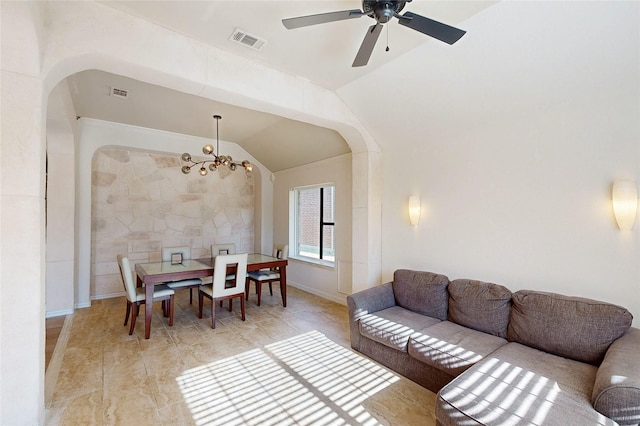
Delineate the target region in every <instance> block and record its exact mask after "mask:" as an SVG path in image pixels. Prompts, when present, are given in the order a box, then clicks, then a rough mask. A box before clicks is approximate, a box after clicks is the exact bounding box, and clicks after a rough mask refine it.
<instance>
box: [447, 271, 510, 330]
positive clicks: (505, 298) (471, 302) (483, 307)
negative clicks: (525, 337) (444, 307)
mask: <svg viewBox="0 0 640 426" xmlns="http://www.w3.org/2000/svg"><path fill="white" fill-rule="evenodd" d="M510 313H511V291H510V290H509V289H507V288H506V287H503V286H501V285H498V284H492V283H486V282H482V281H475V280H455V281H452V282H451V283H450V284H449V321H451V322H455V323H457V324H460V325H463V326H465V327H468V328H473V329H474V330H478V331H483V332H485V333H488V334H493V335H494V336H498V337H502V338H505V339H506V337H507V327H508V326H509V314H510Z"/></svg>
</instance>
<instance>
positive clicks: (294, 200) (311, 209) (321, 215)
mask: <svg viewBox="0 0 640 426" xmlns="http://www.w3.org/2000/svg"><path fill="white" fill-rule="evenodd" d="M334 193H335V187H334V185H333V184H324V185H321V186H312V187H309V186H307V187H303V188H294V189H292V190H291V194H290V195H291V198H290V199H291V218H292V224H291V225H292V229H291V231H292V232H290V235H291V236H292V241H291V242H290V244H289V246H290V247H293V250H292V251H293V252H292V256H294V257H299V258H304V259H308V260H312V261H314V260H315V261H318V262H321V263H330V264H333V263H334V262H335V259H336V253H335V245H334V243H335V238H334V225H335V223H334V216H333V215H334V201H335V196H334Z"/></svg>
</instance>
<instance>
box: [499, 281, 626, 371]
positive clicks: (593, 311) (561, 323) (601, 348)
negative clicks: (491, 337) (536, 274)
mask: <svg viewBox="0 0 640 426" xmlns="http://www.w3.org/2000/svg"><path fill="white" fill-rule="evenodd" d="M632 320H633V316H632V315H631V313H630V312H629V311H628V310H626V309H625V308H623V307H621V306H616V305H612V304H610V303H605V302H599V301H597V300H591V299H585V298H582V297H570V296H563V295H561V294H555V293H546V292H541V291H532V290H520V291H517V292H515V293H514V294H513V309H512V310H511V320H510V322H509V328H508V331H507V339H508V340H509V341H513V342H518V343H522V344H524V345H527V346H531V347H534V348H537V349H540V350H543V351H545V352H550V353H552V354H556V355H560V356H563V357H567V358H571V359H575V360H576V361H582V362H588V363H590V364H593V365H598V364H600V362H602V359H603V358H604V354H605V353H606V352H607V349H608V348H609V346H610V345H611V343H613V342H614V341H615V340H616V339H618V338H620V337H621V336H622V335H623V334H624V333H626V331H627V330H628V329H629V327H631V321H632Z"/></svg>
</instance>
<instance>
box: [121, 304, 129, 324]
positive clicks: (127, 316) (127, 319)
mask: <svg viewBox="0 0 640 426" xmlns="http://www.w3.org/2000/svg"><path fill="white" fill-rule="evenodd" d="M130 312H131V302H129V301H128V300H127V313H126V314H125V316H124V324H123V325H127V322H129V313H130Z"/></svg>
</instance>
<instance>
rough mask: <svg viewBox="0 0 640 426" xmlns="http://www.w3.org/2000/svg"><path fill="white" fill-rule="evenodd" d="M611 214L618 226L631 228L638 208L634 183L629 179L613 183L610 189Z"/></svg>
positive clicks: (625, 229)
mask: <svg viewBox="0 0 640 426" xmlns="http://www.w3.org/2000/svg"><path fill="white" fill-rule="evenodd" d="M611 200H612V202H613V214H614V215H615V217H616V222H618V228H620V229H622V230H624V231H628V230H630V229H631V228H633V222H635V220H636V212H637V210H638V191H637V189H636V183H635V182H633V181H630V180H619V181H616V182H615V183H614V184H613V190H612V191H611Z"/></svg>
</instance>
